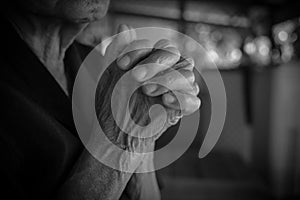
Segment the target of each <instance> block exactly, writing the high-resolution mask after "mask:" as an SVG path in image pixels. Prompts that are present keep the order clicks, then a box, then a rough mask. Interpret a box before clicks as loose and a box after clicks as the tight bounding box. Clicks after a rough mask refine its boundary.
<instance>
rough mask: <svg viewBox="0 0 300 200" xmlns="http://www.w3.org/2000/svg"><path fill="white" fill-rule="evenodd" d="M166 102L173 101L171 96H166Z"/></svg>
mask: <svg viewBox="0 0 300 200" xmlns="http://www.w3.org/2000/svg"><path fill="white" fill-rule="evenodd" d="M166 101H167V102H169V103H173V102H174V101H175V98H174V97H173V96H172V95H167V96H166Z"/></svg>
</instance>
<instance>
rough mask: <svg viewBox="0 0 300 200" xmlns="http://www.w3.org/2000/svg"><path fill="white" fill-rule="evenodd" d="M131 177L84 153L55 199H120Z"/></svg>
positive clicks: (129, 174)
mask: <svg viewBox="0 0 300 200" xmlns="http://www.w3.org/2000/svg"><path fill="white" fill-rule="evenodd" d="M131 176H132V174H131V173H126V172H121V171H118V170H115V169H112V168H110V167H107V166H106V165H104V164H102V163H101V162H99V161H98V160H96V159H95V158H94V157H93V156H92V155H90V154H89V153H88V152H87V151H84V152H83V153H82V155H81V157H80V158H79V160H78V161H77V164H76V166H75V167H74V169H73V171H72V173H71V175H70V176H69V178H68V179H67V180H66V182H65V183H64V184H63V186H62V188H60V190H59V193H58V195H57V196H58V198H57V199H63V200H79V199H80V200H83V199H84V200H94V199H101V200H116V199H119V198H120V196H121V194H122V192H123V190H124V188H125V186H126V185H127V182H128V181H129V179H130V177H131Z"/></svg>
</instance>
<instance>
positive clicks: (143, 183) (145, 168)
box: [121, 147, 160, 200]
mask: <svg viewBox="0 0 300 200" xmlns="http://www.w3.org/2000/svg"><path fill="white" fill-rule="evenodd" d="M152 151H154V147H152ZM153 159H154V158H153V154H147V155H146V156H145V157H144V159H143V161H142V163H141V164H140V165H139V166H138V168H137V169H136V173H134V174H133V175H132V176H131V178H130V180H129V182H128V184H127V186H126V188H125V191H124V195H122V198H121V200H127V199H130V200H160V191H159V187H158V184H157V180H156V175H155V170H154V163H153ZM138 172H147V173H138Z"/></svg>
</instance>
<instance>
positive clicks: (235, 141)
mask: <svg viewBox="0 0 300 200" xmlns="http://www.w3.org/2000/svg"><path fill="white" fill-rule="evenodd" d="M299 9H300V4H299V3H297V2H293V1H285V0H209V1H208V0H187V1H184V0H160V1H159V0H111V7H110V10H109V13H108V15H107V17H106V18H104V19H103V20H102V21H100V22H96V23H94V24H93V25H91V26H90V27H89V28H88V29H89V30H87V31H85V32H84V33H83V34H82V35H80V37H79V38H78V41H79V42H81V43H82V44H83V45H87V46H90V45H95V44H98V43H99V42H101V41H103V40H104V39H105V38H107V37H109V36H111V35H113V34H115V33H116V31H117V27H118V25H119V24H129V25H131V26H133V27H134V28H138V27H148V26H151V27H153V26H155V27H164V28H170V29H173V30H177V31H179V32H181V33H184V34H187V35H188V36H190V37H192V38H193V39H194V40H196V41H197V42H199V43H200V44H201V45H203V47H205V49H206V50H207V52H208V53H207V56H209V57H210V59H212V60H213V61H214V62H215V63H216V65H217V67H218V68H219V70H220V73H221V75H222V78H223V81H224V84H225V89H226V93H227V109H228V110H227V117H226V121H225V126H224V129H223V132H222V135H221V137H220V139H219V141H218V143H217V145H216V146H215V148H214V149H213V151H212V152H211V153H210V154H209V155H208V156H207V157H205V158H204V159H199V158H198V152H199V148H200V146H201V144H202V141H203V138H204V136H205V135H204V134H205V131H206V129H207V127H208V123H209V120H210V110H211V109H210V97H209V93H208V91H207V88H206V85H205V83H204V82H203V81H202V82H201V79H200V80H199V81H200V86H201V94H200V97H201V99H202V107H201V111H200V113H201V120H200V122H194V123H200V124H199V127H200V128H199V131H198V134H197V138H196V139H195V141H194V143H193V144H192V145H191V147H190V148H189V149H188V151H187V152H186V153H185V154H184V155H183V156H182V157H181V158H180V159H179V160H177V161H176V162H174V163H173V164H172V165H170V166H168V167H166V168H164V169H161V170H159V171H158V172H157V175H158V180H159V185H160V187H161V189H162V199H163V200H164V199H171V200H182V199H184V200H185V199H187V200H190V199H195V200H196V199H201V200H202V199H203V200H220V199H225V200H239V199H242V200H248V199H254V200H256V199H259V200H260V199H284V200H295V199H300V123H299V122H300V120H299V118H298V117H300V105H299V104H298V102H300V101H299V100H300V60H299V59H300V57H299V56H300V30H299V29H300V27H299V24H300V11H299ZM170 34H174V33H170ZM172 37H176V35H174V36H173V35H172ZM183 48H185V49H186V50H187V51H188V52H190V53H191V55H193V51H195V48H196V47H195V46H194V44H193V43H191V44H190V43H186V44H184V47H183ZM195 59H203V58H201V57H200V58H199V56H198V57H197V55H195ZM212 71H213V69H209V68H207V69H206V70H203V72H202V73H207V74H209V73H212ZM176 128H177V127H173V128H171V129H170V130H169V131H168V132H167V133H166V134H164V135H163V137H162V138H160V140H159V141H158V143H157V148H160V147H162V146H163V145H165V144H166V143H168V142H169V141H170V140H171V139H172V137H173V136H174V135H173V134H172V133H174V132H176Z"/></svg>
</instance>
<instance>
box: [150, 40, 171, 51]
mask: <svg viewBox="0 0 300 200" xmlns="http://www.w3.org/2000/svg"><path fill="white" fill-rule="evenodd" d="M170 46H174V45H173V44H172V43H171V41H170V40H167V39H161V40H159V41H158V42H156V44H155V45H154V48H155V49H164V48H166V47H170Z"/></svg>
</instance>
